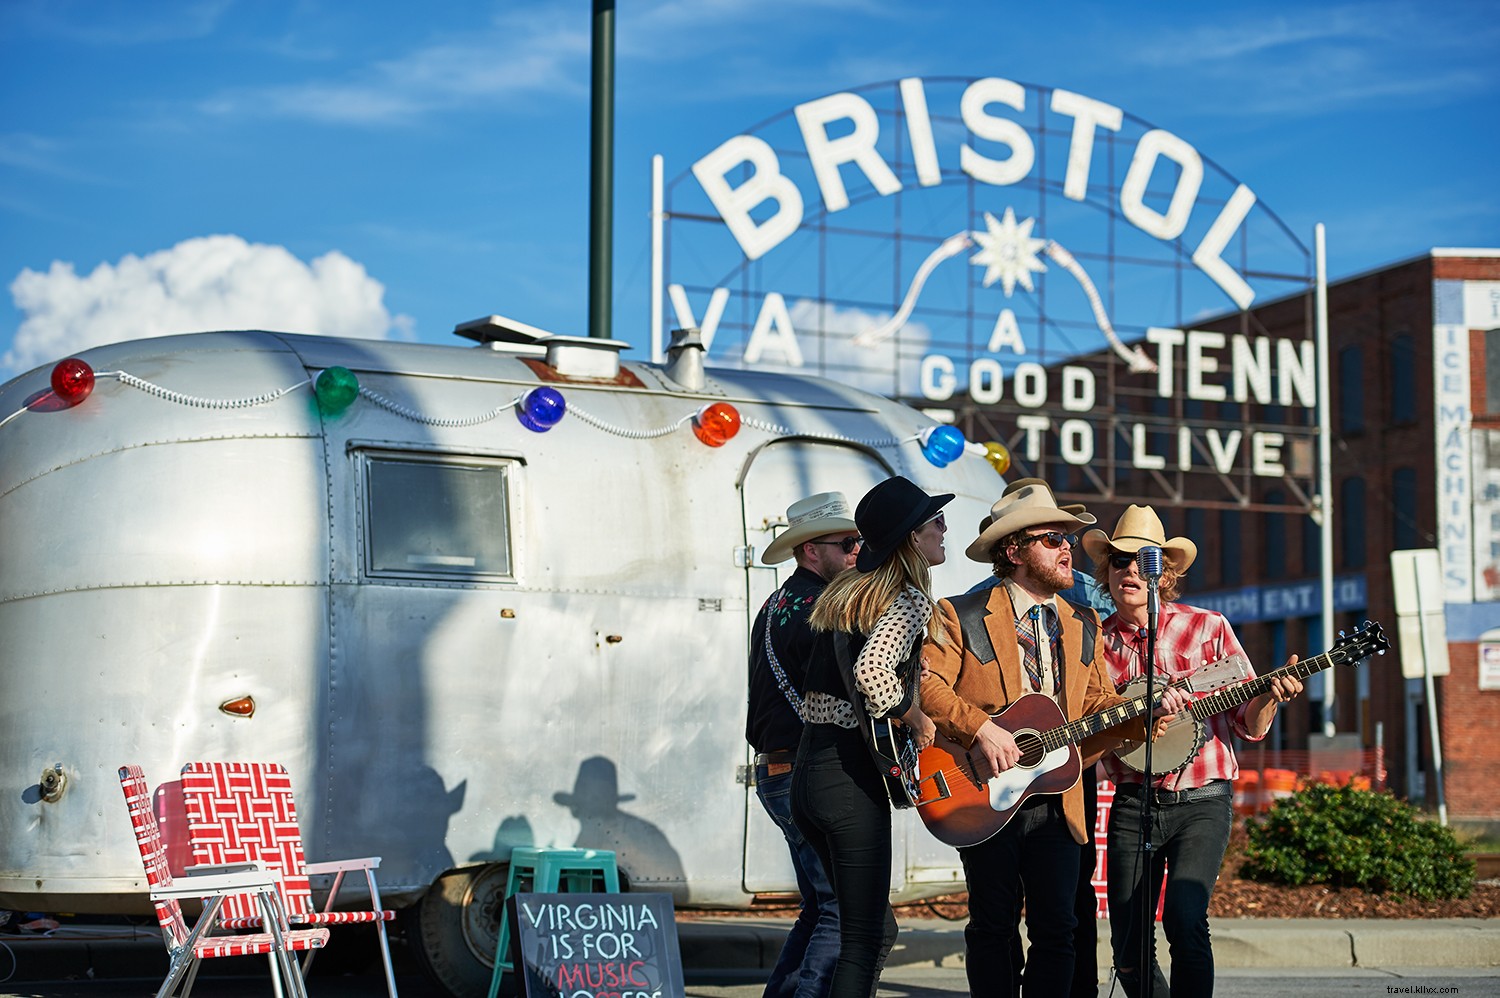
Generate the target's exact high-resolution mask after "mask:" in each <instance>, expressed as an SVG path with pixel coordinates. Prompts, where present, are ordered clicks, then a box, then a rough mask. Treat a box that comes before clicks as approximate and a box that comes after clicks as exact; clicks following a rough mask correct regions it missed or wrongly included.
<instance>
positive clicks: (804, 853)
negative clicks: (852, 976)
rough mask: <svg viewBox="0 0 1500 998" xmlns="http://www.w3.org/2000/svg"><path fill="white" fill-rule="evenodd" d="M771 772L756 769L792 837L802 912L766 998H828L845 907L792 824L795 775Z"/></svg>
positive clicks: (771, 809) (764, 795) (760, 787)
mask: <svg viewBox="0 0 1500 998" xmlns="http://www.w3.org/2000/svg"><path fill="white" fill-rule="evenodd" d="M769 773H770V767H768V766H756V767H755V796H757V797H759V798H760V803H761V806H762V807H764V808H765V809H766V813H767V814H769V815H770V816H771V820H772V821H774V822H776V827H778V828H780V829H781V834H782V835H784V836H786V844H787V848H788V849H789V850H790V851H791V854H792V869H793V870H795V871H796V873H797V889H798V890H799V891H801V892H802V910H801V911H800V912H798V914H797V921H796V922H795V923H793V925H792V931H791V932H790V933H788V935H787V937H786V942H785V943H783V944H782V947H781V956H779V957H778V958H777V959H776V966H775V967H773V968H772V969H771V978H770V980H768V981H766V990H765V998H822V996H823V995H826V994H827V993H828V984H829V982H830V981H831V980H832V978H833V968H834V965H835V964H837V963H838V960H839V903H838V899H837V898H836V897H834V895H833V885H832V884H830V883H829V882H828V874H826V873H824V872H823V863H822V861H821V860H819V859H818V854H817V852H816V851H815V850H814V849H813V847H812V846H810V845H808V843H807V839H805V838H803V836H802V833H801V832H800V831H798V830H797V825H796V824H795V823H794V822H793V821H792V774H791V771H790V770H788V771H787V772H785V773H781V774H778V775H776V776H771V775H769Z"/></svg>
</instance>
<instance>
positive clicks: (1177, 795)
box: [1151, 787, 1182, 804]
mask: <svg viewBox="0 0 1500 998" xmlns="http://www.w3.org/2000/svg"><path fill="white" fill-rule="evenodd" d="M1151 796H1152V797H1153V798H1155V799H1156V803H1158V804H1176V803H1177V802H1178V800H1180V799H1181V797H1182V791H1181V790H1162V789H1160V788H1159V787H1152V788H1151Z"/></svg>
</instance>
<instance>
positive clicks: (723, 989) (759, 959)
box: [0, 917, 1500, 998]
mask: <svg viewBox="0 0 1500 998" xmlns="http://www.w3.org/2000/svg"><path fill="white" fill-rule="evenodd" d="M790 924H791V922H790V920H789V919H780V918H777V919H772V918H747V917H714V918H694V917H688V918H682V919H680V920H679V921H678V924H677V934H678V941H679V945H680V949H681V953H682V963H683V970H684V975H685V977H686V978H687V981H688V991H687V993H688V995H690V996H693V998H759V995H760V992H761V985H762V984H763V982H764V979H765V974H766V972H767V971H768V970H769V968H770V966H771V964H772V963H773V962H774V960H775V958H776V955H777V953H778V952H779V950H780V947H781V942H782V939H783V938H784V937H785V934H786V931H787V929H788V927H789V926H790ZM1099 930H1100V936H1099V938H1100V949H1099V966H1100V968H1101V976H1103V975H1107V973H1108V968H1109V964H1110V960H1109V954H1108V951H1107V940H1108V937H1109V927H1108V923H1106V922H1100V923H1099ZM1213 937H1214V954H1215V960H1216V963H1217V966H1218V977H1219V980H1218V986H1217V988H1216V993H1217V994H1219V995H1221V996H1224V998H1250V996H1251V995H1254V996H1256V998H1267V996H1270V998H1276V996H1280V995H1287V996H1290V995H1293V994H1295V995H1298V996H1304V995H1351V996H1361V998H1363V996H1366V995H1370V996H1373V995H1392V994H1416V995H1424V994H1430V995H1437V994H1446V995H1456V996H1464V998H1471V996H1476V995H1495V996H1500V919H1401V920H1375V919H1364V920H1354V919H1216V920H1215V921H1214V922H1213ZM394 943H395V944H394V945H393V946H392V951H393V952H392V955H393V957H395V958H396V963H397V967H398V975H399V976H398V983H399V986H400V990H401V993H402V995H403V996H405V998H415V996H425V995H429V994H434V992H433V990H432V989H431V988H430V986H429V985H428V984H427V982H426V980H425V979H424V978H423V977H422V976H421V975H420V974H419V973H417V972H416V971H415V969H414V968H413V967H412V966H411V964H410V961H409V959H407V954H406V953H405V951H404V947H403V946H402V945H401V944H400V943H399V941H394ZM963 952H964V947H963V923H962V922H951V921H945V920H943V919H937V918H931V919H907V920H904V921H903V923H902V932H901V937H900V939H899V940H898V941H897V944H896V948H895V950H893V951H892V953H891V957H890V960H889V961H888V962H887V965H886V973H885V975H884V976H883V978H882V982H881V989H880V994H881V995H882V996H888V998H903V996H905V998H924V996H936V995H943V996H948V995H958V994H965V993H967V991H968V988H967V984H966V982H965V980H964V973H963ZM1159 952H1160V955H1161V959H1162V962H1163V963H1164V964H1165V965H1167V966H1168V967H1170V962H1171V956H1170V951H1169V949H1168V947H1167V946H1166V944H1165V940H1161V941H1160V942H1159ZM332 953H333V950H330V951H329V955H332ZM320 959H323V958H320ZM376 963H377V965H376V966H370V967H367V968H365V969H364V970H363V971H362V972H361V973H359V974H357V975H353V976H333V975H332V974H328V973H326V972H325V973H324V974H322V975H320V974H319V970H320V969H325V968H322V967H319V966H315V969H314V974H313V979H312V981H311V982H310V986H309V990H310V992H311V994H312V998H344V996H355V995H381V994H384V993H385V986H384V981H383V979H382V977H381V976H380V972H379V969H378V961H377V962H376ZM327 969H331V968H327ZM252 970H254V971H256V973H254V974H251V975H247V976H244V977H202V978H200V981H199V985H198V987H197V989H196V990H195V992H194V993H195V994H199V995H205V996H216V995H223V996H224V998H238V996H241V995H244V996H249V995H259V994H268V993H269V991H270V989H269V984H268V979H269V978H268V975H267V974H265V973H264V971H263V970H260V969H259V968H252ZM164 971H165V950H164V948H163V947H162V944H161V937H160V934H159V932H158V930H157V929H156V928H155V927H154V926H149V927H139V928H132V927H130V926H128V925H97V926H87V925H82V926H80V925H65V926H63V927H61V928H60V929H58V930H55V931H54V932H52V933H50V934H47V935H18V934H5V935H0V998H6V996H17V998H114V996H124V995H149V994H153V993H154V992H155V990H156V987H157V986H158V985H159V984H160V981H161V975H162V974H163V973H164ZM1114 993H1115V994H1116V995H1118V994H1119V993H1120V992H1119V990H1118V988H1116V989H1115V991H1114ZM1099 994H1100V995H1101V996H1102V995H1108V994H1110V985H1109V983H1108V981H1107V979H1105V980H1103V981H1101V983H1100V990H1099Z"/></svg>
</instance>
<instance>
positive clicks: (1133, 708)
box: [1041, 682, 1167, 752]
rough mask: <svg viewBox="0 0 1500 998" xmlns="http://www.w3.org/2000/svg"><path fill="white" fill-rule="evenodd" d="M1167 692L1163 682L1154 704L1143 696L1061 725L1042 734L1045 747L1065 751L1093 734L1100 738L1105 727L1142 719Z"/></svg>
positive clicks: (1160, 684) (1155, 692) (1153, 701)
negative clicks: (1064, 748) (1066, 747)
mask: <svg viewBox="0 0 1500 998" xmlns="http://www.w3.org/2000/svg"><path fill="white" fill-rule="evenodd" d="M1166 692H1167V684H1166V683H1164V682H1163V683H1159V684H1158V685H1157V687H1156V690H1155V691H1154V692H1153V693H1152V694H1151V699H1150V702H1148V701H1147V699H1146V695H1145V694H1144V693H1143V694H1141V695H1140V696H1138V697H1131V698H1130V699H1129V700H1126V701H1125V702H1124V703H1119V704H1115V705H1114V706H1113V707H1107V708H1105V709H1104V710H1101V711H1099V713H1097V714H1089V715H1088V716H1087V717H1080V718H1079V719H1078V720H1076V721H1069V722H1068V723H1067V724H1060V725H1058V726H1057V727H1055V728H1052V729H1051V730H1049V731H1044V732H1042V735H1041V739H1042V745H1043V746H1044V747H1045V748H1046V749H1047V751H1049V752H1050V751H1052V750H1053V749H1057V748H1062V747H1063V746H1064V745H1076V744H1077V743H1078V742H1081V741H1083V740H1084V739H1085V738H1088V737H1090V736H1091V735H1097V734H1098V733H1099V732H1101V731H1103V730H1104V729H1105V728H1113V727H1114V726H1115V725H1117V724H1123V723H1125V722H1126V721H1129V720H1133V719H1135V718H1137V717H1140V716H1141V715H1142V714H1144V713H1146V711H1148V710H1150V709H1151V708H1152V707H1154V706H1155V705H1156V704H1158V703H1161V698H1162V697H1163V696H1164V695H1165V694H1166Z"/></svg>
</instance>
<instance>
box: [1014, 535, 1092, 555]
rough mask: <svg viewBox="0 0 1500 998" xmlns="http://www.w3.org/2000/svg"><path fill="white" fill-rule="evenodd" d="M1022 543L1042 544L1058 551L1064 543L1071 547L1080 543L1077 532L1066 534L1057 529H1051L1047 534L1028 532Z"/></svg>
mask: <svg viewBox="0 0 1500 998" xmlns="http://www.w3.org/2000/svg"><path fill="white" fill-rule="evenodd" d="M1020 543H1021V544H1023V545H1025V544H1040V545H1042V547H1047V548H1051V549H1052V550H1054V551H1056V550H1057V549H1058V548H1060V547H1062V546H1063V545H1065V544H1066V545H1068V546H1069V547H1071V546H1073V545H1074V544H1077V543H1078V535H1077V534H1064V533H1061V532H1059V531H1056V530H1049V531H1047V532H1046V533H1045V534H1027V535H1026V536H1025V537H1023V538H1021V541H1020Z"/></svg>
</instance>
